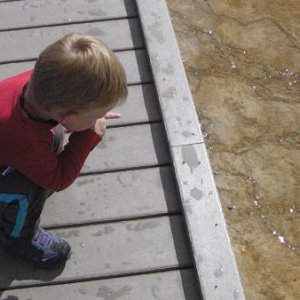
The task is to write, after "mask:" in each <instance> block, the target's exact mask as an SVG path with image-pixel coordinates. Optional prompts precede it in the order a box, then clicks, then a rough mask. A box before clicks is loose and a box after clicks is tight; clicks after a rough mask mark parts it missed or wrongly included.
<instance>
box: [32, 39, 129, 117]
mask: <svg viewBox="0 0 300 300" xmlns="http://www.w3.org/2000/svg"><path fill="white" fill-rule="evenodd" d="M30 90H31V92H32V95H33V99H34V101H35V103H36V104H38V105H39V106H40V107H41V108H43V109H49V108H54V107H55V108H66V109H68V110H72V111H82V110H86V109H91V108H96V107H100V108H105V107H111V106H115V105H117V104H118V103H119V102H121V101H123V100H125V99H126V97H127V94H128V91H127V82H126V75H125V71H124V69H123V67H122V65H121V64H120V62H119V60H118V58H117V57H116V55H115V54H114V53H113V52H112V51H111V50H110V49H109V48H108V47H107V46H106V45H105V44H104V43H103V42H102V41H101V40H99V39H98V38H95V37H93V36H90V35H87V34H82V33H70V34H67V35H66V36H64V37H63V38H61V39H59V40H58V41H56V42H55V43H53V44H51V45H50V46H48V47H47V48H46V49H45V50H44V51H42V53H41V54H40V55H39V57H38V59H37V61H36V64H35V67H34V70H33V74H32V77H31V80H30Z"/></svg>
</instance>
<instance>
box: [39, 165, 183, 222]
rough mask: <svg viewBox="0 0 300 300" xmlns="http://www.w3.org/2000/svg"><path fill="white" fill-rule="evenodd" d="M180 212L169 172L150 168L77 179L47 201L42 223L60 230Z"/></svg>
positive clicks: (165, 169) (171, 174)
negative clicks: (99, 222) (74, 226)
mask: <svg viewBox="0 0 300 300" xmlns="http://www.w3.org/2000/svg"><path fill="white" fill-rule="evenodd" d="M180 209H181V208H180V206H179V201H178V194H177V189H176V186H175V182H174V178H173V173H172V169H171V168H170V167H162V168H153V169H152V168H151V169H144V170H136V171H126V172H117V173H111V174H102V175H90V176H83V177H79V178H78V179H77V180H76V181H75V182H74V184H73V185H72V186H70V187H69V188H68V189H66V190H64V191H62V192H59V193H55V194H54V195H53V196H52V197H51V198H49V199H48V200H47V201H46V204H45V207H44V210H43V213H42V217H41V224H42V226H44V227H45V226H46V227H49V226H55V227H58V226H60V227H63V226H66V225H74V224H82V223H88V222H97V221H101V222H103V221H110V220H116V219H126V218H136V217H142V216H143V217H145V216H151V215H156V214H167V213H174V212H179V211H180ZM61 212H63V215H64V217H63V218H61V215H60V213H61Z"/></svg>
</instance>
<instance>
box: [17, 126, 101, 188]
mask: <svg viewBox="0 0 300 300" xmlns="http://www.w3.org/2000/svg"><path fill="white" fill-rule="evenodd" d="M49 134H50V135H51V133H49ZM100 141H101V138H100V137H99V136H98V135H97V134H96V133H94V132H93V131H92V130H90V129H89V130H85V131H82V132H74V133H72V134H71V135H70V137H69V143H68V144H67V145H66V147H65V149H64V151H63V152H62V153H61V154H59V155H56V154H55V153H54V151H53V150H52V149H51V137H50V138H49V136H48V137H44V138H41V139H39V141H38V144H37V145H33V146H32V147H31V151H28V154H27V155H26V158H24V154H23V155H22V157H23V159H20V160H19V161H16V164H15V165H14V166H15V167H16V169H17V170H18V171H20V172H21V173H22V174H24V175H25V176H27V177H28V178H29V179H31V180H32V181H33V182H34V183H36V184H37V185H39V186H41V187H43V188H45V189H49V190H53V191H60V190H63V189H65V188H66V187H68V186H69V185H70V184H71V183H72V182H73V181H74V180H75V179H76V178H77V176H78V175H79V173H80V170H81V168H82V166H83V164H84V161H85V160H86V158H87V156H88V154H89V153H90V151H91V150H92V149H93V148H94V147H95V146H96V145H97V144H98V143H99V142H100Z"/></svg>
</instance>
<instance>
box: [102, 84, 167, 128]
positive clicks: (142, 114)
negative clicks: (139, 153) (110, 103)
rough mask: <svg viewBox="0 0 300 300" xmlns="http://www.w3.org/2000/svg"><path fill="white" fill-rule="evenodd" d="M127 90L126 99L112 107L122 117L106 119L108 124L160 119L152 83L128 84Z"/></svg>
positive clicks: (125, 123)
mask: <svg viewBox="0 0 300 300" xmlns="http://www.w3.org/2000/svg"><path fill="white" fill-rule="evenodd" d="M128 91H129V93H128V99H127V101H126V102H125V103H124V104H122V105H120V106H117V107H115V108H114V111H118V112H120V113H121V115H122V117H121V118H120V119H115V120H108V122H107V124H108V126H110V125H127V124H132V123H138V122H149V121H150V122H151V121H160V120H161V114H160V111H159V106H158V102H157V96H156V93H155V87H154V86H153V84H142V85H134V86H129V88H128Z"/></svg>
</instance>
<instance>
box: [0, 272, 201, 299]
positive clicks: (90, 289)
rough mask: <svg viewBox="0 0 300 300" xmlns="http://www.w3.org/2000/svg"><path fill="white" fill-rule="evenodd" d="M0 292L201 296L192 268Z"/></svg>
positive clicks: (14, 295) (19, 295)
mask: <svg viewBox="0 0 300 300" xmlns="http://www.w3.org/2000/svg"><path fill="white" fill-rule="evenodd" d="M0 296H2V298H1V299H3V300H5V299H6V300H9V299H11V300H14V299H15V300H17V299H20V300H21V299H24V300H25V299H31V300H41V299H42V300H53V299H64V300H84V299H87V300H89V299H90V300H93V299H98V298H99V299H100V300H101V299H107V300H113V299H116V300H117V299H122V300H133V299H142V300H153V299H172V300H185V299H186V300H199V299H200V297H199V292H198V289H197V283H196V280H195V278H194V273H193V270H191V269H185V270H181V271H178V270H175V271H169V272H159V273H155V274H144V275H140V276H129V277H123V278H113V279H104V280H95V281H89V282H80V283H72V284H61V285H59V286H58V285H50V286H45V287H34V288H26V289H17V290H8V291H5V292H3V294H2V295H1V291H0Z"/></svg>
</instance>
